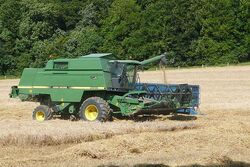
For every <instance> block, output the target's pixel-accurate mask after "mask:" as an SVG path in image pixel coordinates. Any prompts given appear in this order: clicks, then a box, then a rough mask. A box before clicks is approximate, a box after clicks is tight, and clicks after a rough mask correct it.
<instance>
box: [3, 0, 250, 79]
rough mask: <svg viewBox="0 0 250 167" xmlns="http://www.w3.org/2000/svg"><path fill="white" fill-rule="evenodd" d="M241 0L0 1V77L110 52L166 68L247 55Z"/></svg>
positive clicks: (249, 26) (245, 7) (247, 17)
mask: <svg viewBox="0 0 250 167" xmlns="http://www.w3.org/2000/svg"><path fill="white" fill-rule="evenodd" d="M249 9H250V1H249V0H84V1H80V0H43V1H41V0H40V1H39V0H0V72H1V74H0V75H8V74H17V75H18V74H20V72H21V71H22V70H23V68H26V67H43V66H44V64H45V63H46V62H47V61H48V60H49V59H56V58H62V57H68V58H74V57H78V56H81V55H85V54H88V53H96V52H105V53H106V52H112V53H114V54H115V55H116V56H118V57H119V58H121V59H136V60H143V59H147V58H149V57H152V56H155V55H158V54H161V53H164V52H167V53H168V54H167V58H168V60H169V61H168V63H169V65H170V66H194V65H201V64H207V65H216V64H222V63H239V62H246V61H249V59H250V33H249V31H250V10H249Z"/></svg>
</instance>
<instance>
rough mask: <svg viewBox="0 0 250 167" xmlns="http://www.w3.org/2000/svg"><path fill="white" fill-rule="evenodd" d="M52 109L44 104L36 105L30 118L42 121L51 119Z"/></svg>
mask: <svg viewBox="0 0 250 167" xmlns="http://www.w3.org/2000/svg"><path fill="white" fill-rule="evenodd" d="M52 117H53V115H52V111H51V109H50V108H49V107H48V106H46V105H40V106H38V107H36V108H35V109H34V111H33V113H32V118H33V119H34V120H36V121H38V122H43V121H46V120H50V119H52Z"/></svg>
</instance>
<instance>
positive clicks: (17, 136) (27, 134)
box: [0, 120, 197, 146]
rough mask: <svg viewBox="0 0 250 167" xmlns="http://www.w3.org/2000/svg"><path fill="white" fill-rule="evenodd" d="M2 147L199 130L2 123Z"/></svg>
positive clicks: (183, 126) (170, 126)
mask: <svg viewBox="0 0 250 167" xmlns="http://www.w3.org/2000/svg"><path fill="white" fill-rule="evenodd" d="M0 127H1V129H2V130H1V131H0V145H2V146H9V145H16V146H27V145H43V146H44V145H47V146H51V145H59V144H72V143H74V144H77V143H81V142H88V141H95V140H99V139H107V138H110V137H112V136H115V135H123V134H131V133H143V132H161V131H176V130H181V129H193V128H197V125H196V124H194V123H172V124H166V123H165V122H163V121H161V122H141V123H135V122H131V121H124V122H123V121H121V122H119V121H118V122H107V123H99V122H91V123H89V122H81V121H79V122H70V121H63V120H52V121H49V122H45V123H38V122H35V121H22V123H20V122H18V121H15V120H11V121H6V120H5V121H0Z"/></svg>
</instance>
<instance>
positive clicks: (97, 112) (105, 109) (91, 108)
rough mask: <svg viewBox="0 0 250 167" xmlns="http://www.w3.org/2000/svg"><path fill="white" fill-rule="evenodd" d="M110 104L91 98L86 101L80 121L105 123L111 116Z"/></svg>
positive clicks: (82, 106)
mask: <svg viewBox="0 0 250 167" xmlns="http://www.w3.org/2000/svg"><path fill="white" fill-rule="evenodd" d="M110 111H111V109H110V106H109V104H108V103H107V102H106V101H105V100H103V99H102V98H100V97H90V98H88V99H86V100H85V101H84V102H83V103H82V105H81V107H80V110H79V116H80V119H82V120H85V121H101V122H105V121H107V120H108V118H109V114H110Z"/></svg>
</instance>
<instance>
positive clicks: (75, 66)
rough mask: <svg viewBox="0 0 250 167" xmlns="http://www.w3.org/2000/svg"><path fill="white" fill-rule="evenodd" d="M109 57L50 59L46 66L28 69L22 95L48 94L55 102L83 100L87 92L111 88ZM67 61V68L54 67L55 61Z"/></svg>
mask: <svg viewBox="0 0 250 167" xmlns="http://www.w3.org/2000/svg"><path fill="white" fill-rule="evenodd" d="M109 61H110V60H109V59H107V58H106V59H103V58H102V56H99V57H98V56H95V57H91V56H89V57H86V58H84V57H80V58H78V59H57V60H50V61H48V63H47V65H46V67H45V68H42V69H35V68H26V69H24V71H23V74H22V77H21V79H20V82H19V85H18V88H19V94H30V95H49V96H50V98H51V100H52V101H58V102H62V101H66V102H80V101H81V100H82V96H83V94H84V92H86V91H103V90H106V89H107V88H108V87H112V84H111V79H110V78H111V74H110V68H109V65H108V63H109ZM58 62H59V63H61V62H62V63H67V69H55V68H54V65H55V63H58Z"/></svg>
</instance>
